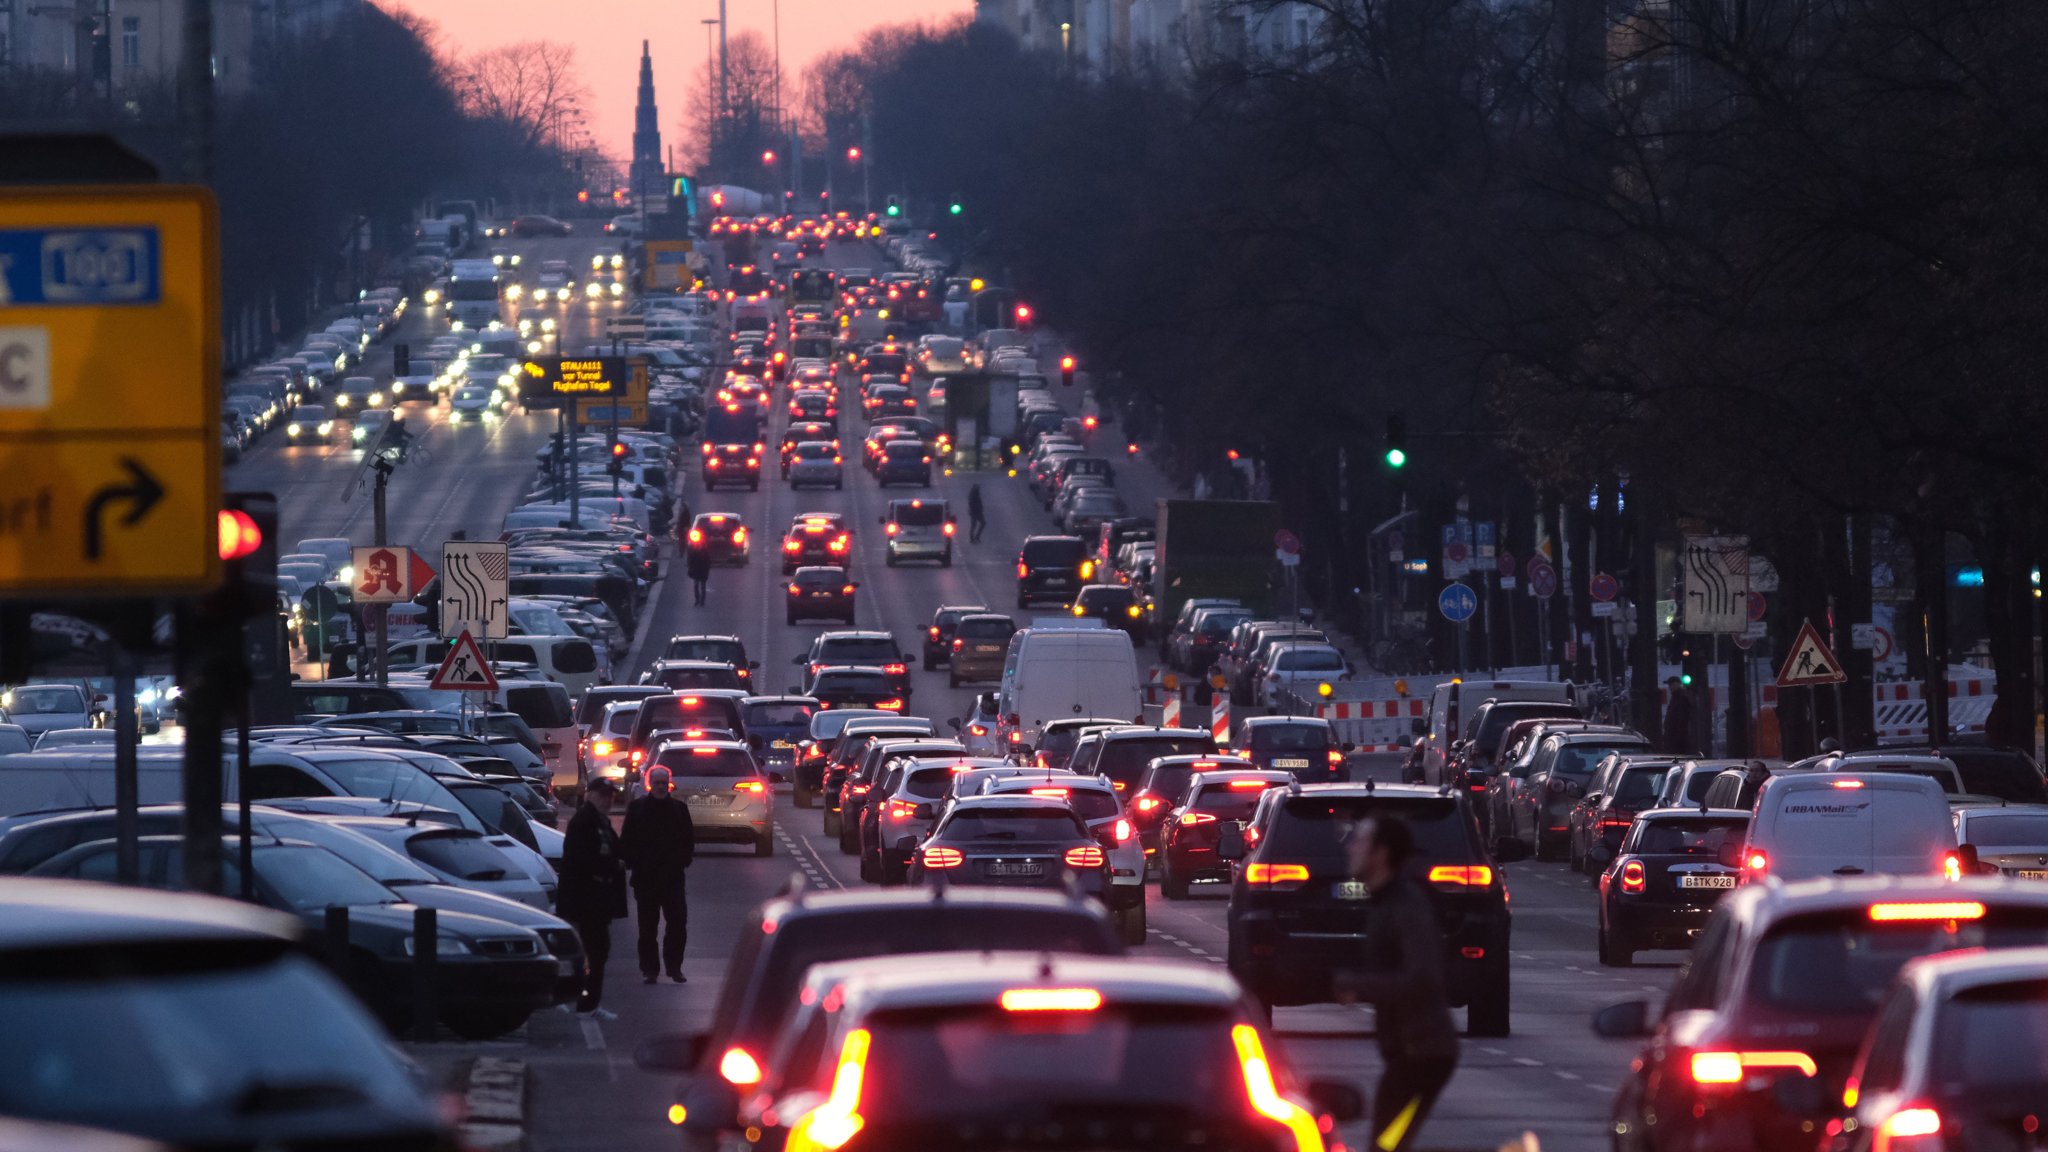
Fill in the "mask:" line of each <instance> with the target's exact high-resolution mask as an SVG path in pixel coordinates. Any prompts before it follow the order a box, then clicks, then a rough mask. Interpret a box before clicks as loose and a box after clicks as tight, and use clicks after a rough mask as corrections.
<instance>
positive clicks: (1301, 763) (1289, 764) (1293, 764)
mask: <svg viewBox="0 0 2048 1152" xmlns="http://www.w3.org/2000/svg"><path fill="white" fill-rule="evenodd" d="M1273 767H1275V768H1306V767H1308V761H1306V760H1275V761H1273Z"/></svg>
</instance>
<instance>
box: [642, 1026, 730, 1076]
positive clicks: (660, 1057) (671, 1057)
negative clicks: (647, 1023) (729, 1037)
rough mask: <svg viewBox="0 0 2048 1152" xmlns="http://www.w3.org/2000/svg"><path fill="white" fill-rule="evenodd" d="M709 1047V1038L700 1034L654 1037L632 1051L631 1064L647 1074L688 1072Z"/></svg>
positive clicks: (695, 1065) (643, 1041)
mask: <svg viewBox="0 0 2048 1152" xmlns="http://www.w3.org/2000/svg"><path fill="white" fill-rule="evenodd" d="M710 1046H711V1037H710V1036H709V1035H707V1034H705V1033H702V1032H693V1033H678V1034H676V1035H670V1036H655V1037H653V1038H651V1039H647V1040H642V1041H641V1042H640V1044H639V1046H638V1047H636V1048H634V1049H633V1063H634V1064H636V1065H638V1066H639V1067H640V1068H642V1069H643V1070H645V1071H648V1072H688V1071H690V1070H692V1069H694V1068H696V1067H697V1065H698V1064H699V1063H700V1062H701V1061H702V1060H703V1059H704V1051H705V1049H707V1048H709V1047H710Z"/></svg>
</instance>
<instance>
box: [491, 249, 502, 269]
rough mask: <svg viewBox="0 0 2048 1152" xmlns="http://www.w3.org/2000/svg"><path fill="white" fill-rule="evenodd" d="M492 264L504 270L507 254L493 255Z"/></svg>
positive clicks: (498, 253) (497, 253)
mask: <svg viewBox="0 0 2048 1152" xmlns="http://www.w3.org/2000/svg"><path fill="white" fill-rule="evenodd" d="M491 263H493V264H496V265H497V266H498V267H500V268H503V267H504V266H505V254H504V253H503V252H493V253H491Z"/></svg>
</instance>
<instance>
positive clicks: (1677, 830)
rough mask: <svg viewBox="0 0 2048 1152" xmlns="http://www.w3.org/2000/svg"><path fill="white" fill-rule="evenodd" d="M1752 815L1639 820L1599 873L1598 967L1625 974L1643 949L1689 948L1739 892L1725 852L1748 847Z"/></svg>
mask: <svg viewBox="0 0 2048 1152" xmlns="http://www.w3.org/2000/svg"><path fill="white" fill-rule="evenodd" d="M1748 827H1749V813H1747V812H1735V811H1730V810H1728V809H1725V808H1724V809H1716V808H1652V809H1650V810H1649V811H1646V812H1642V813H1639V814H1637V815H1636V817H1635V820H1634V822H1633V823H1632V824H1631V825H1630V826H1629V829H1628V835H1627V836H1626V837H1625V838H1624V839H1623V840H1622V842H1621V850H1620V851H1619V852H1618V853H1616V855H1615V857H1614V859H1613V862H1612V863H1610V864H1609V865H1608V866H1607V868H1606V870H1605V871H1603V872H1601V873H1600V876H1599V885H1600V938H1599V945H1600V948H1599V951H1600V962H1601V963H1602V964H1607V965H1611V966H1614V967H1618V968H1626V967H1628V966H1629V965H1630V964H1633V963H1634V962H1635V954H1636V952H1637V951H1638V950H1640V949H1644V948H1690V947H1692V943H1693V941H1694V940H1695V939H1697V938H1698V937H1699V934H1700V930H1701V929H1702V928H1704V927H1705V926H1706V923H1707V917H1708V916H1710V915H1712V914H1713V911H1714V905H1715V904H1718V903H1720V900H1721V897H1723V896H1725V895H1727V894H1728V893H1729V892H1730V891H1733V890H1734V888H1735V881H1736V872H1737V869H1736V868H1735V867H1733V866H1732V865H1728V864H1723V863H1721V856H1722V849H1723V848H1724V847H1726V846H1727V845H1729V844H1740V843H1741V842H1742V834H1743V830H1744V829H1746V828H1748Z"/></svg>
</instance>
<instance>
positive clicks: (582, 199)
mask: <svg viewBox="0 0 2048 1152" xmlns="http://www.w3.org/2000/svg"><path fill="white" fill-rule="evenodd" d="M576 202H577V203H578V204H588V203H590V189H588V188H581V189H578V190H577V192H576Z"/></svg>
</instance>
